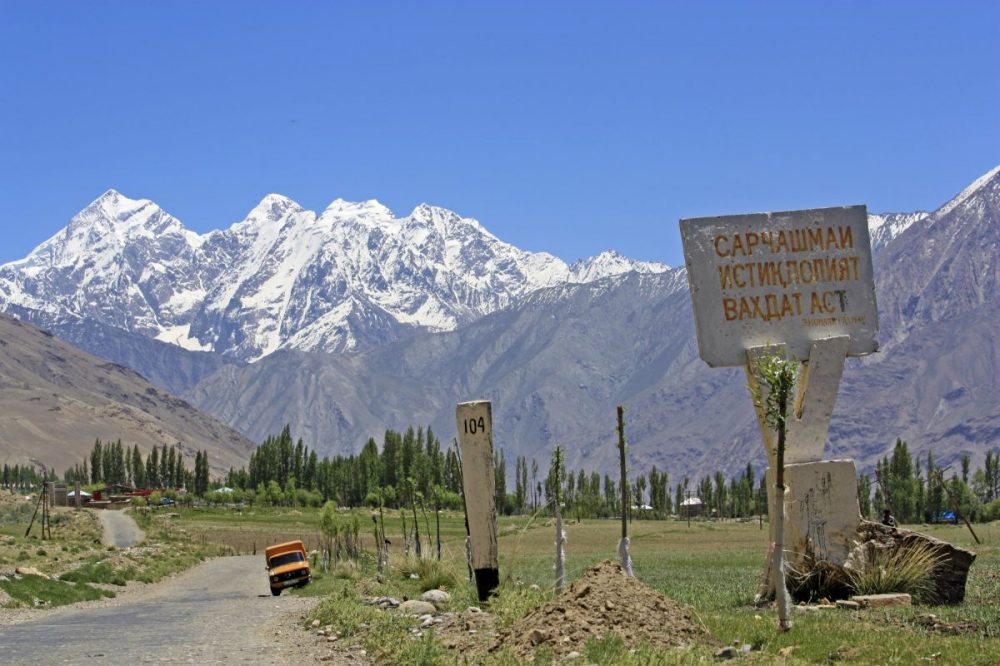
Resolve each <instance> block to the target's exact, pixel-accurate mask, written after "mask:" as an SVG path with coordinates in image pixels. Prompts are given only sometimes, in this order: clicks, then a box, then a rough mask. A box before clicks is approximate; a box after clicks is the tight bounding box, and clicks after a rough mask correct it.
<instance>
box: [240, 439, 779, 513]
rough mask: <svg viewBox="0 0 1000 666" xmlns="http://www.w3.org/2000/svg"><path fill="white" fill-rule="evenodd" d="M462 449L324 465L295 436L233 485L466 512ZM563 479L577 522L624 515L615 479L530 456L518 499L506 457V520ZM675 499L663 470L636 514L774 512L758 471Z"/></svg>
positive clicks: (639, 495) (367, 455) (634, 496)
mask: <svg viewBox="0 0 1000 666" xmlns="http://www.w3.org/2000/svg"><path fill="white" fill-rule="evenodd" d="M456 448H457V447H455V446H454V444H453V445H452V446H451V447H448V448H443V447H442V445H441V442H440V440H438V438H437V437H436V436H435V434H434V432H433V430H432V429H431V428H430V427H428V428H427V429H426V430H425V429H424V428H422V427H418V428H416V429H414V428H413V427H410V428H408V429H407V430H406V431H405V432H403V433H399V432H396V431H394V430H387V431H385V433H384V434H383V437H382V445H381V447H379V445H378V443H376V441H375V439H374V438H369V439H368V441H367V442H366V443H365V445H364V446H363V447H362V449H361V451H360V452H359V453H357V454H351V455H337V456H334V457H332V458H329V457H323V458H322V459H320V458H319V456H318V455H317V454H316V452H315V451H312V450H310V449H309V447H308V446H306V445H305V444H304V443H303V441H302V440H301V439H298V440H294V439H293V437H292V434H291V430H290V428H289V427H288V426H285V428H284V429H283V430H282V431H281V433H280V434H279V435H276V436H270V437H268V438H267V439H265V440H264V442H263V443H261V445H260V446H259V447H258V448H257V450H256V451H254V452H253V453H252V454H251V457H250V463H249V465H248V466H247V467H245V468H241V469H238V470H237V469H231V470H230V471H229V473H228V475H227V476H226V485H228V486H231V487H232V488H234V489H236V491H237V493H236V495H237V497H238V499H239V500H240V501H248V502H256V503H263V504H284V505H300V506H317V507H318V506H322V505H323V504H324V503H325V502H327V501H334V502H337V503H338V504H340V505H341V506H350V507H357V506H378V505H381V506H384V507H387V508H410V507H413V506H414V505H416V506H421V505H422V503H424V502H426V503H427V504H429V505H431V506H439V507H446V508H456V509H457V508H461V506H462V500H461V492H462V470H461V463H460V459H459V456H458V453H457V451H456ZM616 476H617V475H616ZM557 478H558V479H563V481H562V483H561V484H560V490H561V492H560V495H559V496H560V499H561V502H562V506H563V507H564V515H566V516H567V517H575V518H577V519H582V518H602V517H611V516H617V515H621V510H622V507H621V491H620V490H619V485H618V482H617V481H616V480H615V478H613V476H612V475H610V474H604V475H603V476H602V475H601V474H599V473H597V472H588V471H587V470H584V469H580V470H577V471H574V472H567V471H566V470H562V471H561V474H559V475H557V474H556V471H555V470H554V469H553V468H552V465H551V463H550V465H549V470H548V471H547V472H546V473H545V476H544V477H541V476H540V475H539V465H538V462H537V461H536V460H534V459H531V460H529V459H528V458H526V457H524V456H518V457H517V458H516V459H515V466H514V475H513V481H514V487H513V492H508V474H507V461H506V456H505V454H504V451H503V450H502V449H498V450H497V452H496V455H495V457H494V482H495V492H496V497H495V500H496V506H497V511H498V512H499V513H501V514H523V513H529V512H533V511H537V510H539V509H542V508H544V507H545V506H546V505H547V504H549V503H550V502H551V501H552V499H553V498H554V497H555V496H556V493H555V486H554V484H555V483H556V481H555V480H556V479H557ZM673 491H674V492H673V496H671V488H670V483H669V475H668V474H667V472H665V471H660V470H658V469H657V468H656V466H653V467H652V469H650V470H649V472H648V473H643V474H638V475H635V476H634V478H633V480H632V481H631V482H630V487H629V497H630V500H629V502H630V506H629V507H628V509H629V510H630V511H631V515H632V516H633V517H634V518H665V517H667V516H669V515H671V514H672V513H676V512H677V511H678V508H679V507H680V504H681V502H682V501H683V500H684V499H685V498H686V497H688V496H691V495H696V496H698V497H699V498H700V499H701V500H702V502H703V507H704V510H706V511H709V512H712V513H713V514H714V515H716V516H720V517H728V518H746V517H749V516H755V515H758V514H761V513H766V510H767V507H766V505H767V501H766V494H765V490H764V486H763V478H761V479H756V478H755V473H754V470H753V466H752V465H749V464H748V465H747V467H746V469H745V470H744V471H743V473H741V474H740V475H738V476H735V477H733V478H731V479H726V477H725V476H724V475H723V474H722V473H721V472H716V473H715V474H714V475H711V476H707V477H705V478H704V479H702V481H701V482H700V483H698V484H697V485H696V486H695V485H693V484H692V483H691V481H690V480H689V479H688V478H684V479H683V481H682V482H680V483H677V485H676V487H675V488H674V489H673Z"/></svg>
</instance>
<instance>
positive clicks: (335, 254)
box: [0, 190, 668, 361]
mask: <svg viewBox="0 0 1000 666" xmlns="http://www.w3.org/2000/svg"><path fill="white" fill-rule="evenodd" d="M633 270H636V271H642V272H663V271H666V270H668V267H667V266H665V265H662V264H656V263H650V262H638V261H632V260H629V259H626V258H625V257H622V256H620V255H618V254H616V253H614V252H605V253H602V254H600V255H598V256H596V257H592V258H591V259H588V260H585V261H579V262H577V263H575V264H573V265H572V266H569V265H567V264H566V263H565V262H563V261H562V260H560V259H558V258H556V257H554V256H552V255H550V254H547V253H544V252H526V251H523V250H520V249H518V248H516V247H514V246H512V245H510V244H508V243H504V242H503V241H501V240H499V239H498V238H496V237H495V236H494V235H493V234H491V233H489V232H488V231H487V230H486V229H484V228H483V226H482V225H481V224H479V222H477V221H476V220H474V219H471V218H466V217H461V216H460V215H458V214H456V213H454V212H452V211H449V210H445V209H442V208H436V207H433V206H428V205H426V204H425V205H420V206H418V207H417V208H415V209H414V210H413V212H412V213H410V214H409V215H408V216H406V217H402V218H397V217H395V216H394V215H393V213H392V212H391V211H390V210H389V209H388V208H386V207H385V206H383V205H382V204H380V203H379V202H377V201H374V200H373V201H364V202H360V203H352V202H347V201H343V200H341V199H337V200H336V201H334V202H333V203H332V204H330V205H329V206H328V207H327V208H326V209H325V210H324V211H323V212H322V213H319V214H317V213H315V212H313V211H309V210H305V209H304V208H302V207H301V206H299V205H298V204H297V203H295V202H294V201H292V200H291V199H288V198H286V197H283V196H280V195H277V194H269V195H267V196H266V197H264V198H263V200H261V202H260V203H259V204H258V205H257V206H256V207H255V208H254V209H253V210H251V211H250V213H249V214H248V215H247V217H246V218H245V219H244V220H242V221H240V222H238V223H236V224H233V225H232V226H230V227H229V228H228V229H225V230H222V231H213V232H210V233H207V234H204V235H199V234H197V233H194V232H192V231H190V230H188V229H186V228H185V227H184V226H183V224H181V222H180V221H179V220H177V219H176V218H175V217H173V216H172V215H170V214H169V213H167V212H165V211H164V210H163V209H161V208H160V207H159V206H157V205H156V204H155V203H153V202H152V201H148V200H145V199H142V200H133V199H129V198H127V197H125V196H123V195H121V194H120V193H118V192H116V191H114V190H109V191H107V192H105V193H104V194H102V195H101V196H100V197H98V198H97V199H96V200H95V201H93V202H92V203H91V204H90V205H89V206H87V207H86V208H84V209H83V210H82V211H80V213H78V214H77V215H75V216H74V217H73V219H71V220H70V222H69V225H67V226H66V228H65V229H63V230H62V231H60V232H59V233H57V234H56V235H54V236H53V237H52V238H50V239H48V240H47V241H45V242H44V243H42V244H41V245H39V246H38V247H37V248H35V249H34V250H33V251H32V252H31V253H30V254H29V255H28V256H27V257H25V258H24V259H23V260H20V261H15V262H12V263H9V264H5V265H4V266H0V310H6V311H11V312H31V313H33V316H32V318H33V320H35V321H37V322H38V323H40V324H42V325H44V326H46V327H55V326H57V325H58V324H59V323H61V322H65V321H66V320H76V321H81V322H96V323H99V324H104V325H107V326H111V327H113V328H116V329H121V330H124V331H128V332H130V333H137V334H140V335H144V336H146V337H149V338H153V339H156V340H161V341H163V342H168V343H170V344H174V345H177V346H180V347H182V348H184V349H188V350H192V351H212V352H215V353H218V354H222V355H223V356H226V357H227V358H231V359H235V360H241V361H255V360H259V359H260V358H263V357H264V356H267V355H268V354H271V353H273V352H275V351H277V350H279V349H297V350H300V351H324V352H342V351H352V350H359V349H368V348H372V347H378V346H381V345H384V344H386V343H388V342H391V341H393V340H397V339H399V338H400V337H401V336H403V335H406V334H407V333H408V332H411V331H419V330H429V331H446V330H454V329H455V328H456V327H458V326H461V325H463V324H467V323H469V322H471V321H474V320H475V319H477V318H479V317H481V316H483V315H485V314H488V313H490V312H494V311H496V310H498V309H501V308H503V307H506V306H508V305H510V304H511V303H513V302H514V301H516V300H517V299H518V298H520V297H522V296H524V295H526V294H528V293H531V292H533V291H536V290H538V289H542V288H545V287H550V286H554V285H558V284H563V283H568V282H569V283H572V282H589V281H593V280H596V279H600V278H601V277H604V276H606V275H614V274H621V273H625V272H628V271H633Z"/></svg>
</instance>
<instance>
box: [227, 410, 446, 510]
mask: <svg viewBox="0 0 1000 666" xmlns="http://www.w3.org/2000/svg"><path fill="white" fill-rule="evenodd" d="M461 474H462V473H461V466H460V464H459V460H458V455H457V454H456V453H455V451H454V450H452V449H447V450H443V449H442V447H441V442H440V440H438V438H437V437H436V436H435V435H434V431H433V430H432V429H431V428H430V427H428V428H427V430H424V429H423V428H417V429H416V430H414V429H413V428H412V427H411V428H408V429H407V430H406V432H404V433H398V432H396V431H393V430H387V431H386V432H385V434H384V435H383V438H382V447H381V450H380V449H379V446H378V444H377V443H376V442H375V439H374V438H369V439H368V441H367V442H366V443H365V445H364V446H363V447H362V449H361V452H360V453H358V454H352V455H346V456H345V455H337V456H334V457H333V458H329V457H323V458H322V459H320V458H319V456H317V454H316V452H315V451H311V450H310V449H309V447H307V446H305V445H304V444H303V442H302V440H301V439H298V440H297V441H293V439H292V435H291V432H290V429H289V427H288V426H285V428H284V429H283V430H282V431H281V434H279V435H277V436H271V437H268V438H267V439H265V440H264V442H263V443H261V445H260V446H259V447H258V448H257V450H256V451H254V452H253V453H252V454H251V455H250V463H249V465H248V466H247V467H245V468H241V469H239V470H236V469H231V470H230V471H229V474H228V475H227V476H226V484H227V485H228V486H231V487H233V488H235V489H238V490H240V491H242V495H243V498H244V500H251V501H254V500H258V501H260V500H262V501H263V502H264V503H269V504H299V505H312V506H321V505H322V504H323V503H325V502H327V501H329V500H333V501H335V502H337V503H339V504H340V505H342V506H363V505H369V506H371V505H379V504H381V505H383V506H386V507H392V508H398V507H404V506H410V504H411V503H412V502H414V501H417V500H424V501H427V502H431V503H436V504H438V505H440V506H446V507H451V508H459V507H460V506H461V499H460V497H459V492H460V491H461Z"/></svg>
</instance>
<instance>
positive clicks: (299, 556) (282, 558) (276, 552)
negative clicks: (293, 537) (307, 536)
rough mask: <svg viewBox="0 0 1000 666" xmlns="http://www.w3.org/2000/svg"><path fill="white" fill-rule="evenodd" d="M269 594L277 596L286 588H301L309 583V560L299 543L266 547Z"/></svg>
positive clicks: (303, 547) (288, 542)
mask: <svg viewBox="0 0 1000 666" xmlns="http://www.w3.org/2000/svg"><path fill="white" fill-rule="evenodd" d="M264 557H265V558H266V560H267V564H266V568H267V577H268V582H269V583H270V586H271V594H273V595H274V596H278V595H279V594H281V591H282V590H283V589H285V588H286V587H302V586H303V585H306V584H307V583H308V582H309V558H308V557H307V556H306V548H305V546H304V545H303V544H302V542H301V541H287V542H285V543H279V544H275V545H273V546H268V547H267V549H266V550H265V551H264Z"/></svg>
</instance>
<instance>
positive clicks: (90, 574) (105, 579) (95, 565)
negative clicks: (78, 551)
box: [59, 555, 128, 586]
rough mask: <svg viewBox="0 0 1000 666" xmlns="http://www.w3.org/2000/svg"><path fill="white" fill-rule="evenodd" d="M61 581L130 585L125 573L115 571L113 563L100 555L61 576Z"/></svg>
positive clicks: (88, 559)
mask: <svg viewBox="0 0 1000 666" xmlns="http://www.w3.org/2000/svg"><path fill="white" fill-rule="evenodd" d="M59 580H63V581H67V582H70V583H100V584H103V585H118V586H124V585H126V584H127V583H128V576H127V575H126V572H124V571H118V570H115V568H114V567H113V566H112V565H111V563H110V562H108V561H107V560H106V559H103V558H102V557H101V556H100V555H93V556H91V557H89V558H87V560H86V561H85V562H84V563H83V564H82V565H81V566H79V567H77V568H76V569H72V570H70V571H67V572H66V573H64V574H62V575H60V576H59Z"/></svg>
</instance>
